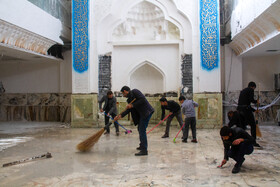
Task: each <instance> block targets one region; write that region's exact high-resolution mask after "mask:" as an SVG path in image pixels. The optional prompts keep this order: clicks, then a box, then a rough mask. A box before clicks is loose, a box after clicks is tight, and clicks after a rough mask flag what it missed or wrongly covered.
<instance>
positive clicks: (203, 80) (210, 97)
mask: <svg viewBox="0 0 280 187" xmlns="http://www.w3.org/2000/svg"><path fill="white" fill-rule="evenodd" d="M199 12H200V17H199V18H200V24H199V25H200V70H199V81H198V83H199V86H198V87H199V93H195V94H194V100H196V101H197V102H198V104H199V108H198V116H197V124H198V125H197V126H198V127H201V128H219V127H221V126H222V95H221V66H220V34H219V27H220V25H219V1H218V0H211V1H210V0H200V9H199Z"/></svg>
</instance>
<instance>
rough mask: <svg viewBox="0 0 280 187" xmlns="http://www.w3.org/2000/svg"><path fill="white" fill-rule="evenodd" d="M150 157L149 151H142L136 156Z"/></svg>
mask: <svg viewBox="0 0 280 187" xmlns="http://www.w3.org/2000/svg"><path fill="white" fill-rule="evenodd" d="M145 155H148V151H147V150H141V151H140V152H138V153H135V156H145Z"/></svg>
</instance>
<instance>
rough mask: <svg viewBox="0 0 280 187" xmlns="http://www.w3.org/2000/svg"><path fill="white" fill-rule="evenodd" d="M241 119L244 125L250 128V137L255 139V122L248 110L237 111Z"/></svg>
mask: <svg viewBox="0 0 280 187" xmlns="http://www.w3.org/2000/svg"><path fill="white" fill-rule="evenodd" d="M239 112H240V115H241V117H242V118H243V120H244V124H245V125H250V126H251V136H252V137H253V138H254V139H256V137H257V136H256V121H255V116H254V114H253V112H252V110H250V109H243V110H239Z"/></svg>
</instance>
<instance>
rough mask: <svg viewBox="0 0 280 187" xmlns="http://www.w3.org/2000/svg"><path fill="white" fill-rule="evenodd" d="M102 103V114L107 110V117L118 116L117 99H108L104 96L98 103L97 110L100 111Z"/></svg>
mask: <svg viewBox="0 0 280 187" xmlns="http://www.w3.org/2000/svg"><path fill="white" fill-rule="evenodd" d="M103 102H105V103H104V105H103V108H102V109H103V111H104V112H105V111H106V109H109V111H107V112H108V114H109V115H111V114H116V115H117V114H118V110H117V99H116V98H115V97H114V96H113V97H112V99H109V98H108V96H107V95H104V96H103V97H102V98H101V100H100V101H99V109H101V107H102V103H103Z"/></svg>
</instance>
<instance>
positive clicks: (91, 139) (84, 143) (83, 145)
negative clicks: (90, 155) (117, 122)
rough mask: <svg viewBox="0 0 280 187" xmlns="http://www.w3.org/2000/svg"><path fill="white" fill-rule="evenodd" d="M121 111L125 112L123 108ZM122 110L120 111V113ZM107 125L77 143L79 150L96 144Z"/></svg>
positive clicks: (84, 150) (87, 148) (86, 149)
mask: <svg viewBox="0 0 280 187" xmlns="http://www.w3.org/2000/svg"><path fill="white" fill-rule="evenodd" d="M135 100H136V99H133V100H132V101H131V102H130V103H129V104H132V103H133V102H134V101H135ZM123 112H125V110H124V111H123ZM123 112H121V114H122V113H123ZM109 126H110V123H109V124H108V125H106V126H105V127H103V128H102V129H100V130H99V131H98V132H97V133H95V134H94V135H92V136H91V137H89V138H88V139H86V140H84V141H82V142H81V143H79V144H78V145H77V147H76V148H77V149H78V150H79V151H81V152H87V151H89V150H90V149H91V148H92V147H93V146H94V144H96V143H97V142H98V140H99V138H100V137H101V136H102V134H103V133H104V131H105V129H107V128H108V127H109Z"/></svg>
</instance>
